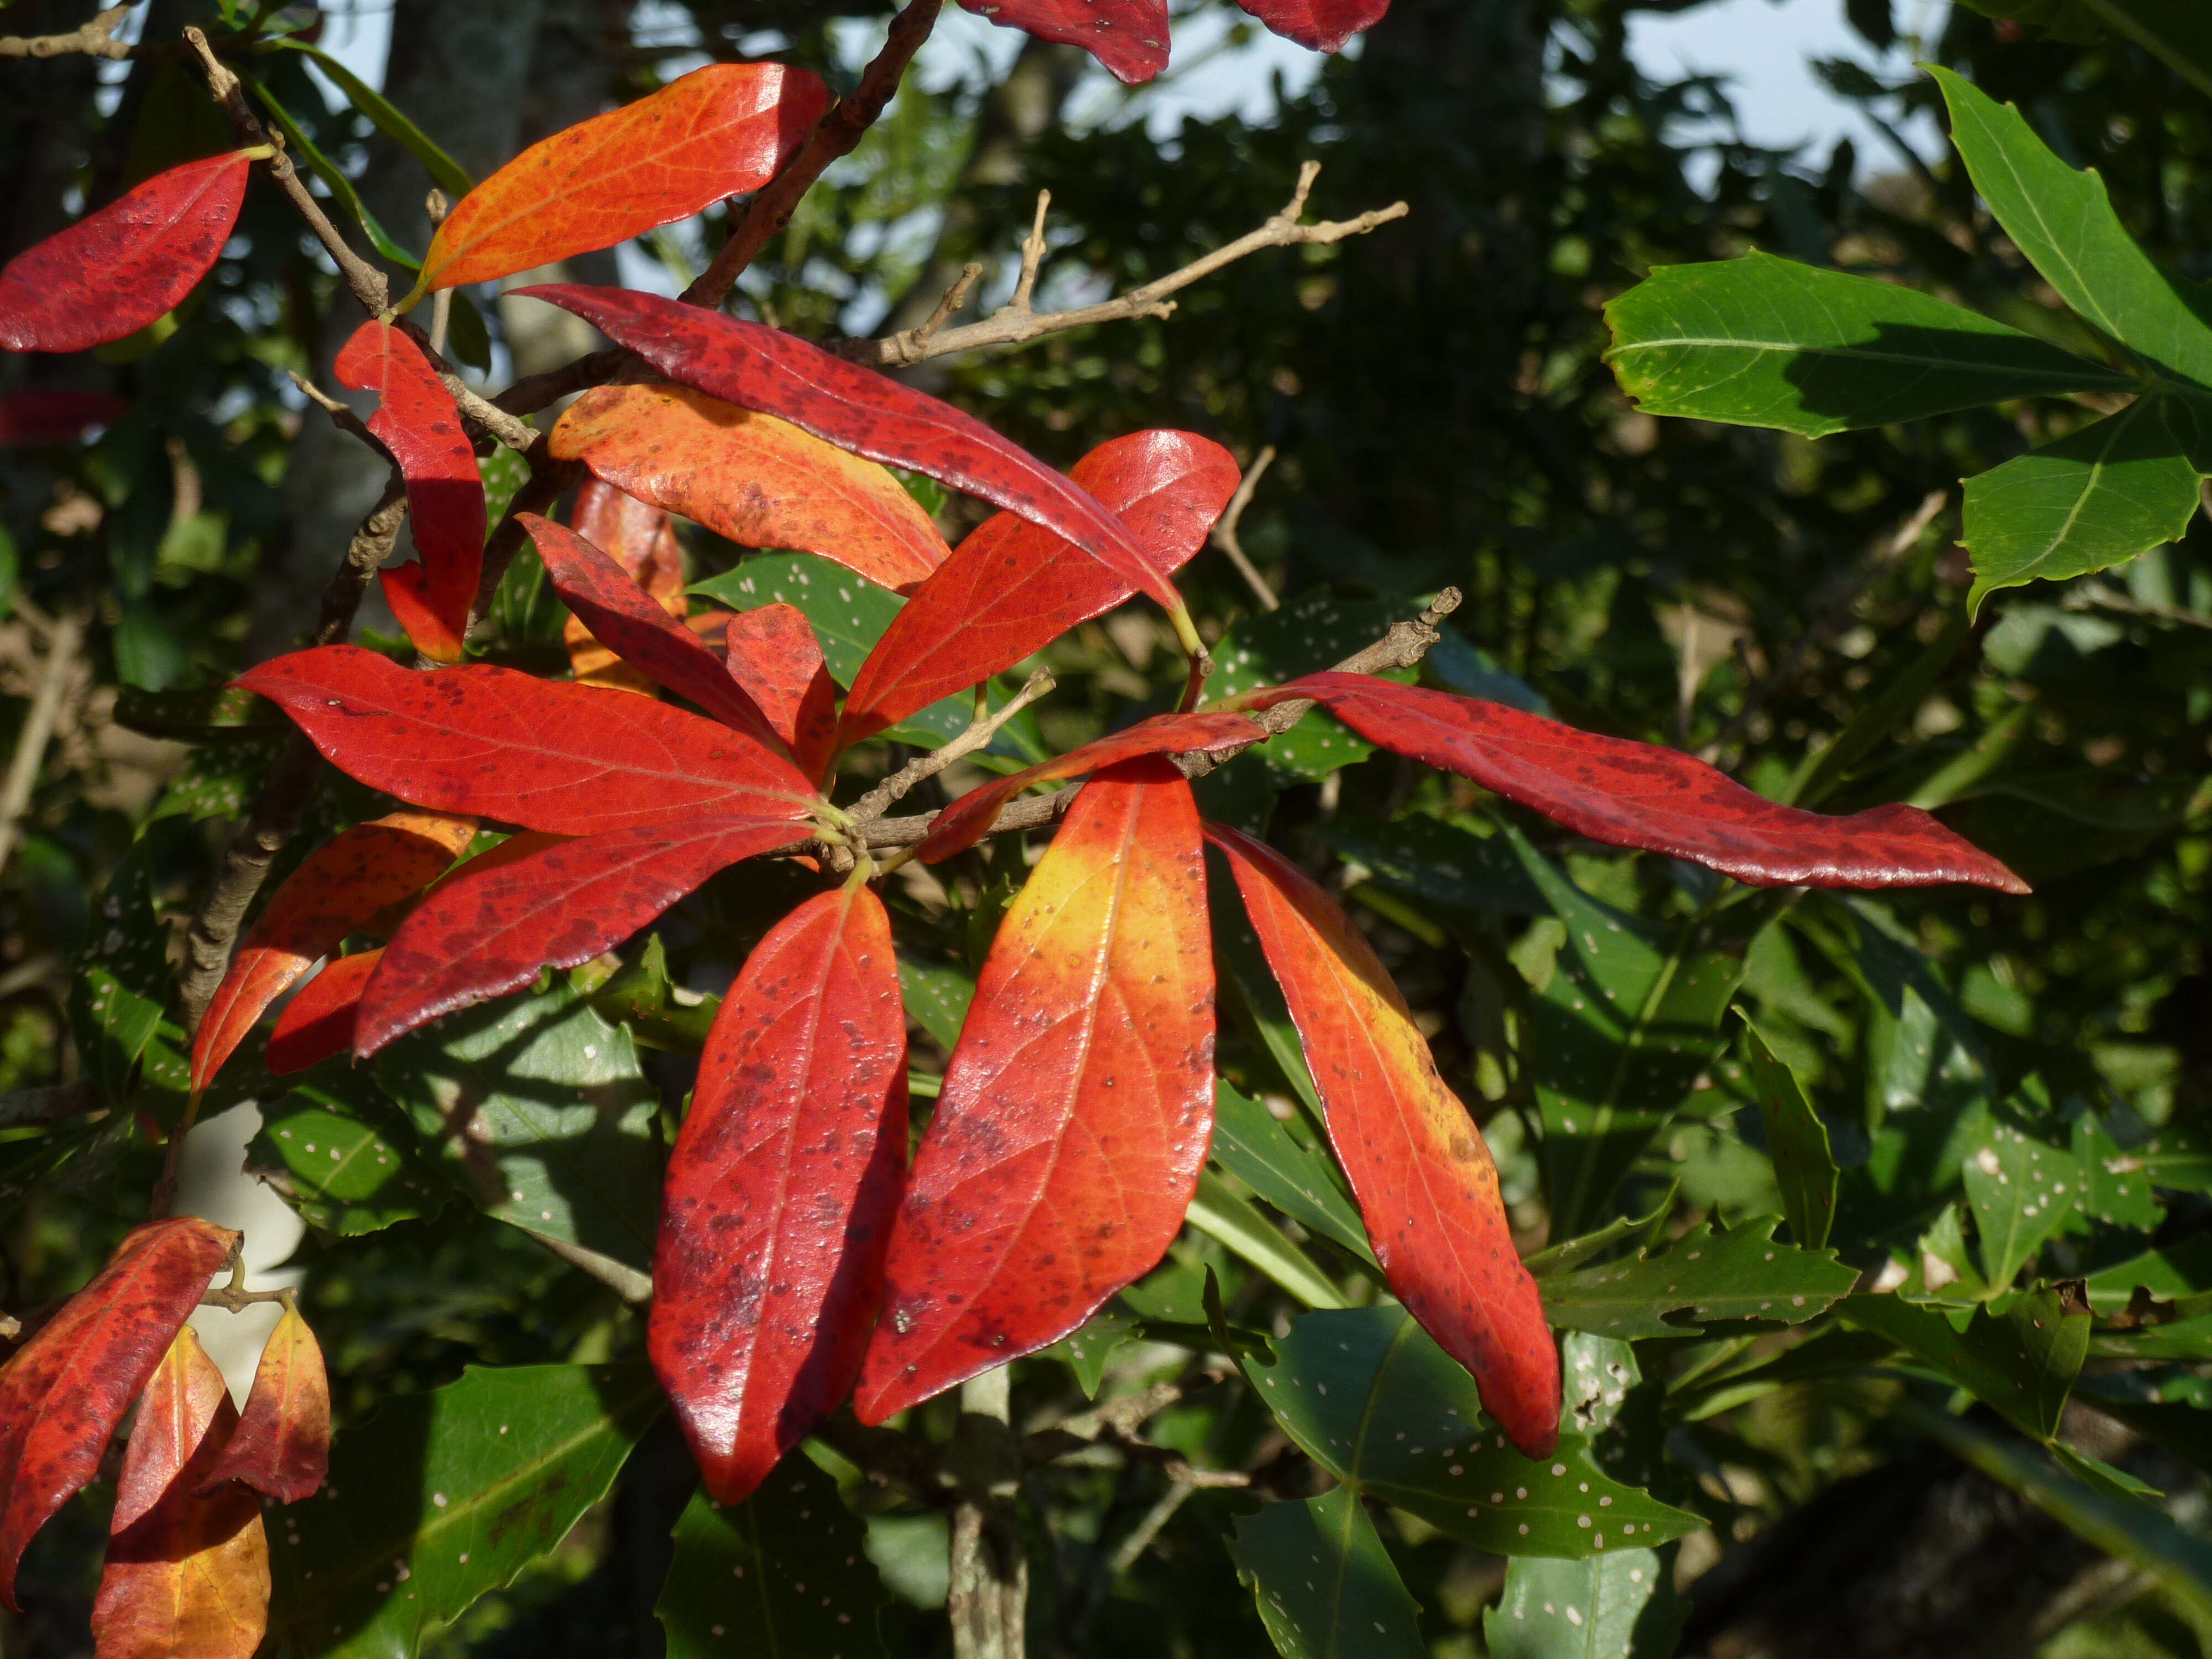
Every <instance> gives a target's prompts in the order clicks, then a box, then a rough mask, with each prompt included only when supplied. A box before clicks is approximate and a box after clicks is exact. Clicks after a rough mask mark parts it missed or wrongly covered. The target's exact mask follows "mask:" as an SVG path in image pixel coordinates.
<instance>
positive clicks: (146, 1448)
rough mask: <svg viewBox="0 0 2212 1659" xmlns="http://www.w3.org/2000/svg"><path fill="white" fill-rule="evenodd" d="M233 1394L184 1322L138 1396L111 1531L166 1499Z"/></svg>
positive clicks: (194, 1334) (128, 1524) (117, 1491)
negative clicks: (218, 1411) (219, 1407)
mask: <svg viewBox="0 0 2212 1659" xmlns="http://www.w3.org/2000/svg"><path fill="white" fill-rule="evenodd" d="M229 1399H230V1389H228V1386H227V1385H225V1383H224V1382H223V1380H222V1371H221V1370H219V1369H217V1367H216V1363H215V1361H213V1360H212V1359H210V1358H208V1357H207V1351H206V1350H205V1349H204V1348H203V1347H201V1346H200V1340H199V1337H198V1335H197V1334H196V1333H195V1332H194V1331H193V1329H192V1328H191V1326H189V1325H186V1326H185V1327H184V1328H182V1329H180V1330H179V1331H178V1333H177V1334H176V1337H175V1339H174V1340H173V1341H171V1342H170V1344H169V1348H168V1352H167V1353H164V1354H163V1355H162V1356H161V1360H160V1361H159V1363H157V1364H155V1367H154V1375H153V1376H151V1377H149V1378H148V1379H147V1383H146V1391H145V1393H144V1394H143V1395H140V1396H139V1400H138V1415H137V1419H134V1420H133V1422H132V1423H131V1440H130V1443H129V1444H128V1445H127V1446H126V1447H125V1450H124V1455H123V1474H122V1476H121V1478H120V1479H119V1480H118V1481H117V1482H116V1486H115V1512H114V1513H113V1514H112V1516H109V1517H108V1522H107V1530H108V1531H109V1532H110V1533H118V1532H121V1531H122V1530H123V1529H124V1528H126V1527H128V1526H130V1525H131V1522H134V1521H136V1520H137V1519H138V1517H139V1516H143V1515H144V1514H145V1513H146V1512H147V1511H148V1510H151V1509H152V1508H153V1507H154V1505H155V1504H158V1503H160V1502H161V1497H162V1494H163V1493H165V1492H167V1491H168V1490H169V1487H170V1485H171V1483H173V1481H174V1480H176V1478H177V1477H178V1475H179V1474H182V1473H183V1472H184V1468H185V1465H186V1464H187V1463H189V1462H191V1461H192V1454H193V1453H195V1452H197V1450H199V1449H200V1442H201V1441H203V1440H204V1439H205V1438H206V1437H207V1431H208V1425H210V1423H212V1422H214V1420H215V1413H216V1405H217V1403H218V1402H227V1401H228V1400H229Z"/></svg>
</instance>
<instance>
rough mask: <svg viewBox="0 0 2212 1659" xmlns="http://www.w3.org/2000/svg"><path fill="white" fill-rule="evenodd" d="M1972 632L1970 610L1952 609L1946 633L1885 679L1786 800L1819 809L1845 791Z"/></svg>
mask: <svg viewBox="0 0 2212 1659" xmlns="http://www.w3.org/2000/svg"><path fill="white" fill-rule="evenodd" d="M1971 634H1972V623H1971V622H1970V621H1969V619H1968V617H1967V616H1966V607H1965V606H1963V605H1958V606H1954V607H1952V608H1951V609H1950V610H1948V611H1947V612H1946V613H1945V615H1944V617H1943V627H1942V631H1941V632H1940V633H1938V634H1937V635H1936V637H1935V638H1934V639H1932V640H1930V641H1929V642H1928V643H1927V644H1926V645H1925V646H1924V647H1922V648H1921V650H1920V651H1919V652H1918V653H1917V654H1916V655H1915V656H1914V657H1913V659H1912V660H1911V662H1909V663H1907V664H1906V665H1905V666H1904V667H1903V668H1901V669H1899V670H1898V671H1896V672H1895V673H1893V674H1891V675H1889V676H1888V677H1887V678H1886V680H1885V681H1884V682H1883V683H1882V684H1881V686H1880V688H1879V689H1878V690H1875V694H1874V696H1870V697H1869V698H1868V699H1867V700H1866V701H1865V702H1863V703H1862V704H1861V705H1860V707H1859V710H1858V712H1857V714H1853V715H1852V716H1851V719H1850V724H1849V725H1847V726H1844V729H1843V730H1842V731H1841V732H1838V733H1837V734H1836V737H1835V740H1834V741H1833V742H1832V743H1830V744H1826V746H1824V747H1822V748H1820V749H1817V750H1814V751H1813V752H1812V753H1811V754H1808V756H1806V757H1805V760H1804V763H1803V764H1802V765H1801V766H1800V767H1799V768H1798V769H1797V775H1796V776H1795V777H1793V778H1792V779H1791V780H1790V787H1789V788H1788V789H1786V790H1784V792H1783V794H1782V796H1781V799H1782V800H1783V801H1784V803H1785V804H1786V805H1792V806H1805V807H1812V806H1817V805H1820V803H1821V802H1822V801H1824V800H1826V799H1827V798H1828V797H1829V796H1830V795H1832V794H1833V793H1835V792H1836V791H1837V790H1838V788H1840V787H1843V784H1844V780H1845V779H1846V778H1848V777H1849V776H1850V773H1851V770H1852V769H1853V768H1855V767H1856V766H1857V765H1858V763H1860V762H1861V761H1863V760H1864V759H1866V758H1867V757H1868V756H1869V755H1871V754H1873V753H1874V752H1875V750H1877V749H1879V748H1880V747H1881V745H1882V744H1884V743H1885V742H1886V741H1887V739H1888V738H1890V737H1891V735H1892V734H1893V733H1894V732H1896V731H1897V730H1898V729H1899V727H1900V726H1904V725H1905V723H1906V722H1907V721H1909V720H1911V719H1912V717H1913V716H1914V715H1916V714H1918V713H1919V712H1920V709H1921V707H1922V705H1923V704H1924V703H1925V702H1927V701H1928V694H1929V692H1930V691H1932V690H1935V689H1936V682H1937V681H1938V680H1940V679H1941V678H1942V677H1943V674H1944V672H1945V671H1946V670H1948V668H1949V667H1950V666H1951V665H1952V664H1953V663H1954V662H1955V661H1956V660H1957V659H1958V656H1959V653H1960V649H1961V648H1962V647H1964V646H1965V645H1966V641H1967V639H1968V637H1969V636H1970V635H1971Z"/></svg>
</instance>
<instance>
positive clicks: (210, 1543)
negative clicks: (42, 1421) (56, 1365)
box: [92, 1328, 269, 1659]
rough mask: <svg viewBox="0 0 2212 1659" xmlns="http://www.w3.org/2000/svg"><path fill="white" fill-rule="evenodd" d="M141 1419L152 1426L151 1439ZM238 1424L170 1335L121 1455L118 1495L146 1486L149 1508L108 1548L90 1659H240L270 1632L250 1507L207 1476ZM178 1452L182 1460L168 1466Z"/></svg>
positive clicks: (209, 1370)
mask: <svg viewBox="0 0 2212 1659" xmlns="http://www.w3.org/2000/svg"><path fill="white" fill-rule="evenodd" d="M149 1414H150V1415H152V1416H154V1417H155V1419H158V1426H157V1429H156V1431H155V1433H152V1434H149V1433H148V1426H149V1425H148V1423H147V1418H148V1416H149ZM237 1425H238V1408H237V1407H234V1406H233V1405H232V1404H231V1403H230V1391H229V1390H228V1389H226V1388H225V1387H224V1386H223V1382H222V1372H221V1371H219V1370H216V1364H215V1362H214V1361H213V1360H211V1359H210V1358H208V1357H207V1355H206V1353H205V1352H203V1351H202V1350H201V1347H200V1345H199V1342H198V1340H197V1339H196V1338H194V1336H193V1335H192V1334H191V1329H190V1328H185V1330H182V1331H180V1332H179V1333H178V1334H177V1340H176V1342H175V1344H174V1345H173V1346H172V1347H171V1349H170V1352H169V1354H168V1357H167V1359H166V1360H165V1361H164V1362H163V1364H162V1365H161V1369H160V1370H157V1371H156V1372H155V1376H154V1381H153V1384H152V1386H151V1387H149V1389H147V1391H146V1402H145V1406H144V1407H143V1410H142V1411H141V1413H140V1415H139V1419H138V1427H137V1429H135V1430H134V1431H132V1432H131V1443H130V1445H129V1447H128V1448H127V1449H125V1452H124V1455H123V1486H122V1489H123V1491H124V1492H126V1493H128V1492H134V1491H138V1490H143V1489H146V1488H148V1487H149V1486H152V1487H154V1488H155V1494H156V1499H157V1501H155V1503H153V1504H151V1505H150V1507H149V1508H147V1509H146V1510H144V1511H143V1513H141V1514H140V1515H139V1516H137V1518H135V1519H134V1520H133V1521H132V1522H131V1524H129V1525H128V1526H118V1527H117V1528H116V1529H115V1536H114V1537H113V1538H112V1540H110V1541H109V1543H108V1546H107V1562H106V1566H105V1567H103V1568H102V1569H101V1571H100V1594H99V1595H97V1596H96V1597H95V1598H94V1601H93V1604H92V1630H93V1635H94V1639H95V1640H96V1642H97V1644H98V1652H99V1659H186V1656H189V1659H250V1656H251V1655H252V1652H253V1650H255V1649H256V1648H258V1647H259V1646H260V1645H261V1637H262V1633H263V1632H264V1629H265V1628H266V1626H267V1625H268V1621H269V1541H268V1536H267V1534H265V1533H264V1530H263V1528H262V1524H261V1506H260V1504H259V1503H258V1501H257V1500H256V1499H255V1498H254V1496H253V1494H252V1492H249V1491H247V1490H246V1488H245V1487H243V1486H237V1485H234V1483H232V1482H230V1481H228V1480H222V1479H221V1477H220V1475H219V1474H218V1473H217V1468H218V1465H219V1464H220V1463H221V1462H222V1458H223V1456H224V1454H225V1451H226V1449H227V1448H228V1446H229V1445H230V1444H231V1443H232V1442H233V1438H234V1434H235V1432H236V1429H237ZM142 1442H143V1449H142ZM180 1445H181V1446H184V1447H185V1448H187V1456H186V1459H185V1462H184V1463H183V1464H182V1465H181V1467H174V1466H172V1465H171V1463H170V1462H169V1458H170V1456H171V1455H172V1454H173V1451H174V1449H176V1448H177V1447H178V1446H180ZM156 1481H158V1482H159V1484H158V1486H156V1485H155V1483H156ZM211 1484H212V1486H213V1489H212V1490H210V1485H211ZM117 1513H118V1519H119V1518H120V1516H121V1511H120V1510H119V1509H118V1512H117Z"/></svg>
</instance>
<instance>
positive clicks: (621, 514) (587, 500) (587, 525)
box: [561, 478, 684, 695]
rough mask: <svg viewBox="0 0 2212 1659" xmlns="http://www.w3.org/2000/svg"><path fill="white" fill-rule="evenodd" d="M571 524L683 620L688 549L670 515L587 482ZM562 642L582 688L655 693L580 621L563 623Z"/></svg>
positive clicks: (595, 482) (650, 596)
mask: <svg viewBox="0 0 2212 1659" xmlns="http://www.w3.org/2000/svg"><path fill="white" fill-rule="evenodd" d="M570 522H571V523H572V524H574V526H575V529H576V533H577V534H578V535H579V536H581V537H582V538H584V539H585V540H586V541H587V542H589V543H591V544H592V546H594V547H596V548H598V549H599V551H601V552H602V553H604V554H605V555H606V556H608V557H609V558H611V559H612V560H613V561H614V562H616V563H617V564H618V565H620V566H621V567H622V568H623V569H624V570H625V571H627V572H628V573H629V578H630V580H632V581H634V582H635V583H636V584H637V585H638V586H640V587H641V588H643V589H644V590H645V592H646V597H647V599H653V600H655V601H657V602H658V603H659V605H660V608H661V609H662V610H664V611H666V612H667V613H668V614H669V615H670V616H671V617H675V618H676V619H677V620H678V621H679V622H680V621H682V620H683V617H684V550H683V549H682V548H681V547H679V546H678V544H677V540H676V531H675V528H674V526H671V524H670V523H669V522H668V514H667V513H665V512H663V511H662V510H661V509H660V508H659V507H650V506H647V504H646V503H645V502H643V501H638V500H636V499H635V497H633V496H629V495H624V494H623V492H622V491H621V490H619V489H616V488H615V487H614V486H613V485H612V484H607V483H600V482H599V480H598V479H597V478H586V479H585V480H584V482H583V484H582V486H581V487H580V489H578V490H577V491H576V510H575V512H574V514H573V515H572V517H571V519H570ZM561 637H562V641H563V642H564V643H565V644H566V645H567V646H568V671H569V673H570V674H572V675H574V677H575V678H576V680H577V682H578V683H579V684H584V685H609V686H614V687H617V688H618V689H620V690H624V691H643V692H646V693H647V694H648V695H650V694H651V692H652V690H653V682H652V681H650V680H648V679H647V678H646V677H645V676H644V675H642V674H641V673H639V672H638V671H637V670H635V668H632V667H630V666H629V665H628V664H627V663H625V662H623V660H622V659H620V658H618V657H617V656H616V655H615V653H613V652H611V651H610V650H608V649H607V647H605V646H604V645H602V644H600V643H599V641H598V640H596V639H594V638H593V637H592V630H591V629H588V628H586V627H585V626H584V623H583V619H582V618H581V617H575V616H571V617H569V618H568V620H567V621H566V622H564V623H562V625H561Z"/></svg>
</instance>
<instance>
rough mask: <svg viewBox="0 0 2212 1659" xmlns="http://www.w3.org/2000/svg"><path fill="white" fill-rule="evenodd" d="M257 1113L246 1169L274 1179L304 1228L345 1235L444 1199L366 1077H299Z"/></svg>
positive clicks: (428, 1210) (436, 1206)
mask: <svg viewBox="0 0 2212 1659" xmlns="http://www.w3.org/2000/svg"><path fill="white" fill-rule="evenodd" d="M414 1139H415V1137H414V1134H413V1133H412V1131H410V1129H409V1128H408V1127H407V1126H406V1123H405V1121H404V1119H403V1118H402V1117H401V1116H400V1114H399V1110H398V1108H397V1107H395V1106H393V1105H392V1103H390V1102H389V1101H387V1100H386V1099H385V1098H384V1097H383V1095H382V1094H381V1093H380V1092H379V1091H378V1090H377V1088H376V1086H375V1085H374V1083H372V1082H370V1081H369V1080H368V1079H367V1078H366V1077H362V1076H357V1075H355V1074H353V1073H345V1074H343V1075H340V1076H337V1077H330V1078H327V1079H325V1078H318V1079H314V1080H313V1081H307V1080H302V1081H301V1083H299V1084H298V1085H295V1087H294V1088H293V1090H292V1091H291V1092H290V1093H289V1094H287V1095H284V1096H283V1097H280V1098H278V1099H276V1101H273V1102H271V1103H270V1104H268V1105H266V1106H264V1107H263V1108H262V1125H261V1133H259V1134H258V1135H256V1136H255V1137H254V1138H253V1140H252V1145H251V1146H248V1147H247V1149H246V1164H247V1167H248V1168H249V1169H252V1170H256V1171H260V1170H267V1171H270V1172H271V1173H272V1174H274V1175H275V1176H277V1178H278V1181H279V1183H280V1185H281V1187H282V1188H283V1194H284V1198H285V1200H286V1201H287V1202H288V1203H289V1204H290V1205H291V1206H292V1207H293V1208H294V1209H295V1210H297V1211H298V1212H300V1216H301V1219H303V1220H305V1221H306V1222H307V1224H308V1225H310V1226H313V1227H319V1228H320V1229H322V1230H323V1231H325V1232H329V1233H336V1234H337V1235H338V1237H342V1238H350V1237H356V1236H357V1235H359V1234H362V1233H373V1232H376V1231H380V1230H381V1229H383V1228H386V1227H389V1226H391V1225H392V1224H393V1223H394V1222H398V1221H411V1220H413V1219H415V1218H416V1217H418V1216H426V1215H433V1214H435V1213H436V1212H438V1211H439V1210H440V1209H441V1208H442V1207H443V1206H444V1205H445V1203H446V1202H447V1197H448V1194H449V1192H450V1188H448V1187H447V1184H446V1182H444V1181H443V1180H441V1178H440V1177H439V1176H437V1175H436V1174H435V1172H433V1171H431V1170H427V1169H425V1168H423V1167H422V1163H421V1162H420V1160H418V1159H417V1158H416V1157H415V1155H414V1152H412V1150H411V1147H412V1145H413V1142H414Z"/></svg>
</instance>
